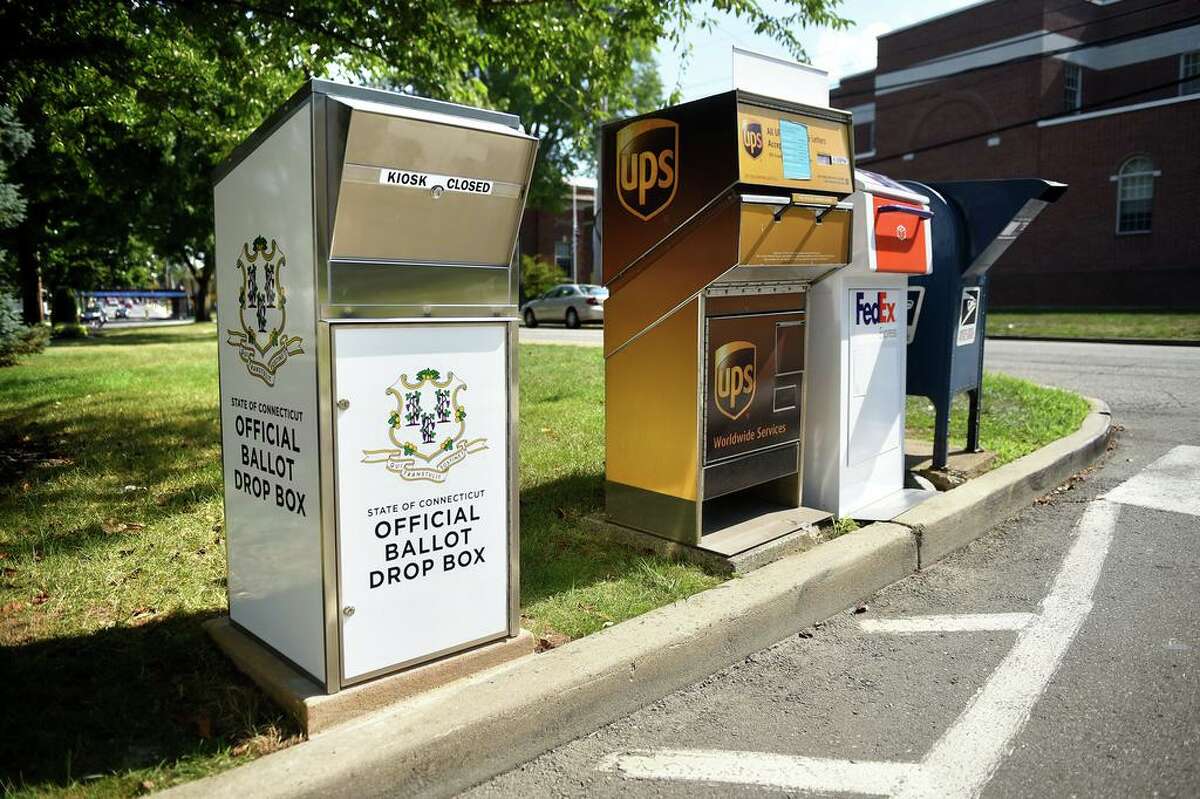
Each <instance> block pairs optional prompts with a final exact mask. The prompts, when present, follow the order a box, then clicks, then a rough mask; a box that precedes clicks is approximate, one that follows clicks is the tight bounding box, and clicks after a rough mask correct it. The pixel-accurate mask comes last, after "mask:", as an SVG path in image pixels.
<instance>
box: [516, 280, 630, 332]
mask: <svg viewBox="0 0 1200 799" xmlns="http://www.w3.org/2000/svg"><path fill="white" fill-rule="evenodd" d="M606 299H608V289H606V288H604V286H593V285H591V284H590V283H563V284H562V285H559V286H555V287H554V288H552V289H550V290H549V291H547V292H546V293H545V294H543V295H542V296H540V297H536V298H535V299H532V300H529V301H528V302H526V303H525V304H524V305H522V306H521V315H522V316H523V317H524V318H525V326H526V327H537V326H538V324H539V323H541V322H557V321H559V320H562V323H563V324H565V325H566V326H567V327H572V328H573V327H579V326H580V325H581V324H583V323H585V322H600V323H601V324H603V323H604V301H605V300H606Z"/></svg>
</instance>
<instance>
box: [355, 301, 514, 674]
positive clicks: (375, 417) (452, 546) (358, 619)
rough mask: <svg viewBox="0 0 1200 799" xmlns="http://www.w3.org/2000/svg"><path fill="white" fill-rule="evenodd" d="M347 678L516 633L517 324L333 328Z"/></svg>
mask: <svg viewBox="0 0 1200 799" xmlns="http://www.w3.org/2000/svg"><path fill="white" fill-rule="evenodd" d="M332 340H333V364H334V392H335V393H334V396H335V397H336V398H337V404H336V407H335V410H334V413H335V415H336V422H335V433H334V435H335V440H336V452H337V455H336V471H337V478H336V479H337V486H338V501H337V527H338V536H337V538H338V552H337V558H338V590H339V605H340V613H339V623H340V625H341V630H342V635H341V640H342V663H343V667H342V668H343V672H344V673H343V679H344V680H345V681H346V682H354V681H356V680H361V679H364V678H367V677H370V676H372V675H374V674H375V673H377V672H380V671H382V670H387V669H392V668H395V667H396V665H397V664H404V663H409V662H417V661H419V660H425V659H428V658H429V657H430V656H431V654H435V653H440V652H449V651H454V650H458V649H462V648H463V647H465V646H470V645H472V644H477V643H484V642H487V641H491V640H495V639H499V638H503V637H505V635H506V634H507V631H508V606H507V601H506V598H507V596H508V588H509V586H508V579H509V572H508V563H507V561H508V553H507V547H508V513H509V503H508V462H507V452H508V440H507V439H508V422H509V420H508V411H509V386H508V379H507V375H508V371H507V364H506V358H507V357H508V356H507V354H508V326H507V325H505V324H487V323H481V324H446V323H441V324H418V323H412V324H389V325H360V324H341V325H334V326H333V329H332Z"/></svg>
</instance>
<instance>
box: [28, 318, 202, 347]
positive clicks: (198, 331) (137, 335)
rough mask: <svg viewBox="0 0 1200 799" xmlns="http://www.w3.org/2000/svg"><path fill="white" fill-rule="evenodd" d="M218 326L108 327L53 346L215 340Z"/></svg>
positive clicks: (109, 345)
mask: <svg viewBox="0 0 1200 799" xmlns="http://www.w3.org/2000/svg"><path fill="white" fill-rule="evenodd" d="M216 335H217V333H216V328H215V327H214V326H213V325H212V324H209V323H205V322H200V323H197V324H193V325H172V326H169V327H140V328H133V329H131V330H120V329H111V328H110V329H108V330H101V331H98V332H95V333H92V334H90V335H89V336H88V337H87V338H81V339H55V340H54V341H53V342H52V344H51V346H53V347H98V346H99V347H106V346H107V347H111V346H119V347H124V346H136V345H140V344H188V343H200V342H207V341H213V340H214V339H215V338H216Z"/></svg>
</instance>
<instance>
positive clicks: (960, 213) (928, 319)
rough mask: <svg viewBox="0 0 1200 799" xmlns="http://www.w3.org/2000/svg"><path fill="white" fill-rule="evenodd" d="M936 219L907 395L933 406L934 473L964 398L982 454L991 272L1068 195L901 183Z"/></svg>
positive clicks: (914, 317)
mask: <svg viewBox="0 0 1200 799" xmlns="http://www.w3.org/2000/svg"><path fill="white" fill-rule="evenodd" d="M904 185H905V186H908V187H909V188H910V189H912V190H913V191H915V192H917V193H919V194H923V195H926V196H928V197H929V198H930V206H931V208H932V210H933V212H934V213H935V214H936V217H937V222H936V224H935V225H934V235H933V264H934V268H933V272H932V274H930V275H928V276H924V275H922V276H915V277H914V278H913V279H912V281H911V284H910V286H909V303H910V305H911V307H912V311H911V314H910V318H909V327H910V333H909V339H908V341H909V344H908V393H909V394H916V395H918V396H923V397H927V398H928V399H929V401H930V402H932V403H933V406H934V413H935V418H934V430H933V462H932V465H933V468H935V469H944V468H945V467H946V463H947V459H948V457H949V449H950V445H949V434H950V404H951V402H952V401H953V399H954V396H955V395H956V394H959V393H961V392H963V391H966V392H967V395H968V413H967V442H966V444H967V447H966V448H967V451H968V452H976V451H978V450H979V391H980V387H981V385H982V381H983V344H984V337H985V334H986V331H985V326H986V324H987V286H988V271H989V270H990V269H991V268H992V266H993V264H995V263H996V259H997V258H999V257H1000V256H1001V255H1002V254H1003V253H1004V251H1005V250H1007V249H1008V247H1009V246H1010V245H1011V244H1012V243H1013V242H1014V241H1016V239H1017V237H1018V236H1020V235H1021V233H1023V232H1024V231H1025V229H1026V228H1027V227H1028V226H1029V224H1030V223H1031V222H1033V220H1034V219H1036V218H1037V216H1038V214H1040V213H1041V212H1042V210H1043V209H1044V208H1045V207H1046V206H1047V205H1049V204H1051V203H1053V202H1055V201H1057V200H1058V198H1059V197H1061V196H1062V195H1063V193H1064V192H1065V191H1066V190H1067V187H1066V185H1065V184H1063V183H1055V182H1053V181H1049V180H1040V179H1036V178H1027V179H1018V180H960V181H946V182H940V183H933V182H930V183H920V182H917V181H904Z"/></svg>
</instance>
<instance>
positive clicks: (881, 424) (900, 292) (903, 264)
mask: <svg viewBox="0 0 1200 799" xmlns="http://www.w3.org/2000/svg"><path fill="white" fill-rule="evenodd" d="M854 182H855V189H856V191H855V192H854V194H852V195H851V197H850V199H851V202H852V203H853V204H854V233H853V237H852V247H853V251H852V256H851V262H850V265H849V266H847V267H846V268H844V269H839V270H837V271H836V272H833V273H831V274H830V275H828V276H827V277H825V278H823V279H822V280H821V281H819V282H818V283H816V284H815V285H814V286H813V287H812V288H811V289H810V290H809V298H808V323H809V329H810V330H811V331H812V335H810V337H809V343H808V347H809V349H808V362H809V365H810V374H812V375H814V377H813V378H811V379H810V380H809V381H808V386H807V391H808V394H807V402H808V407H807V413H806V415H805V421H804V427H805V449H804V493H803V497H804V503H805V504H806V505H809V506H811V507H814V508H820V509H821V510H825V511H828V512H830V513H832V514H834V515H835V516H838V517H839V518H841V517H846V518H854V519H872V520H878V519H891V518H893V517H895V516H896V515H898V514H899V513H901V512H903V511H904V510H907V509H908V508H910V507H912V506H913V505H916V504H917V503H919V502H921V501H923V500H924V499H927V498H928V497H929V496H931V493H930V492H926V491H921V490H918V489H906V488H905V487H904V405H905V400H904V398H905V391H904V381H905V373H906V363H905V358H906V355H907V352H908V331H909V329H910V321H911V320H915V318H916V314H918V313H920V297H919V296H918V297H917V298H916V300H915V302H914V301H913V299H912V297H910V293H909V291H908V276H909V275H926V274H929V273H930V271H931V270H932V268H933V258H932V241H933V236H932V232H931V230H930V225H931V224H933V214H932V213H931V212H930V211H929V200H928V198H926V197H923V196H921V195H919V194H916V193H914V192H913V191H912V190H910V189H908V188H905V187H904V186H902V185H900V184H899V183H897V182H895V181H893V180H891V179H889V178H886V177H884V176H882V175H876V174H874V173H872V172H868V171H866V170H863V169H858V170H855V173H854ZM914 304H915V307H912V306H913V305H914ZM816 375H820V378H819V379H818V378H817V377H815V376H816Z"/></svg>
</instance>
